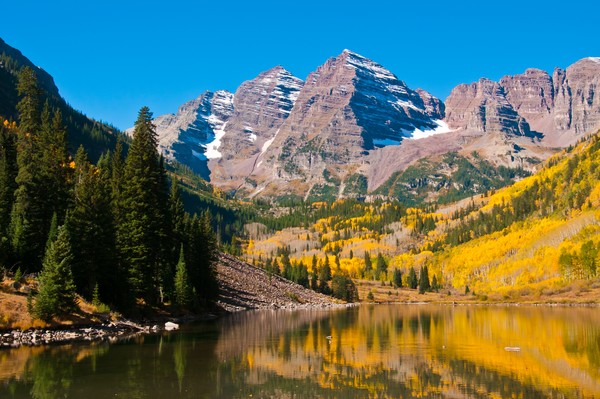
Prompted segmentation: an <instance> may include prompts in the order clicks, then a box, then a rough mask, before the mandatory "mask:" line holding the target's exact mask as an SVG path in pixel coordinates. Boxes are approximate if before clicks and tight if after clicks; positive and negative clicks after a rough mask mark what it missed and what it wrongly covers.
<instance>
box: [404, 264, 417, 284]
mask: <svg viewBox="0 0 600 399" xmlns="http://www.w3.org/2000/svg"><path fill="white" fill-rule="evenodd" d="M406 285H408V287H409V288H412V289H413V290H414V289H416V288H417V287H418V286H419V280H418V279H417V272H416V271H415V268H414V267H412V266H411V268H410V270H409V271H408V277H407V278H406Z"/></svg>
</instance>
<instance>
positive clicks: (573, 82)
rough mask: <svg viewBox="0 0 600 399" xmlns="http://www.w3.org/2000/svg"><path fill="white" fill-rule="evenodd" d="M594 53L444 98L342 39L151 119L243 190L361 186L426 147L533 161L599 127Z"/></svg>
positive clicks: (188, 160) (306, 193)
mask: <svg viewBox="0 0 600 399" xmlns="http://www.w3.org/2000/svg"><path fill="white" fill-rule="evenodd" d="M598 84H600V59H598V58H586V59H583V60H581V61H579V62H577V63H575V64H573V65H571V66H570V67H569V68H567V69H566V71H564V70H561V69H556V70H555V71H554V74H553V76H550V75H549V74H548V73H546V72H544V71H540V70H536V69H528V70H527V71H526V72H525V73H524V74H521V75H515V76H506V77H504V78H502V79H501V80H500V81H499V82H493V81H491V80H488V79H485V78H482V79H481V80H479V81H478V82H476V83H473V84H470V85H468V84H462V85H458V86H457V87H456V88H454V89H453V90H452V93H451V94H450V96H449V97H448V99H447V101H446V104H444V102H442V101H441V100H439V99H437V98H435V97H434V96H433V95H431V94H430V93H428V92H426V91H424V90H421V89H416V90H413V89H411V88H409V87H408V86H407V85H406V83H404V82H403V81H402V80H400V79H398V78H397V77H396V76H395V75H394V74H393V73H392V72H390V71H389V70H387V69H386V68H384V67H383V66H381V65H380V64H378V63H376V62H374V61H371V60H369V59H368V58H365V57H363V56H361V55H359V54H356V53H354V52H352V51H349V50H344V51H343V52H342V53H341V54H340V55H339V56H337V57H334V58H331V59H329V60H327V61H326V62H325V63H324V64H323V65H321V66H320V67H318V68H317V70H316V71H314V72H312V73H311V74H309V76H308V77H307V78H306V81H305V82H303V81H302V80H300V79H298V78H296V77H294V76H293V75H292V74H291V73H290V72H288V71H287V70H285V69H284V68H282V67H281V66H278V67H275V68H272V69H270V70H268V71H265V72H263V73H261V74H260V75H258V76H257V77H256V78H254V79H252V80H249V81H246V82H244V83H242V84H241V85H240V86H239V88H238V89H237V90H236V92H235V94H232V93H229V92H226V91H217V92H215V93H210V92H206V93H204V94H202V95H201V96H200V97H198V98H197V99H195V100H193V101H190V102H188V103H186V104H184V105H183V106H181V108H180V109H179V110H178V112H177V113H176V114H174V115H173V114H170V115H163V116H159V117H157V118H156V126H157V133H158V135H159V142H160V147H161V150H162V151H163V153H164V154H165V155H166V158H167V159H175V160H177V161H179V162H181V163H184V164H186V165H188V166H190V167H191V168H192V169H193V170H195V171H196V172H198V173H200V174H201V175H202V176H204V177H205V178H207V179H209V180H210V181H211V182H212V183H213V184H215V185H216V186H218V187H220V188H222V189H224V190H226V191H229V192H235V193H238V194H239V195H240V196H250V197H253V196H256V195H265V196H281V195H288V194H291V195H299V196H303V197H305V198H309V197H312V198H314V197H319V196H320V195H326V196H329V197H332V196H333V197H338V196H347V195H356V193H357V192H360V193H361V195H363V194H365V193H367V192H371V191H372V190H374V189H376V188H377V187H379V186H380V185H382V184H383V183H385V182H386V181H387V179H389V178H390V177H391V176H392V175H393V174H394V173H395V172H397V171H399V170H403V169H405V168H406V167H408V166H409V165H411V164H413V163H415V162H416V161H418V160H419V159H422V158H424V157H432V156H433V157H435V156H438V155H441V154H444V153H447V152H450V151H456V152H460V153H462V154H464V155H465V156H470V155H471V154H473V153H477V154H479V155H478V156H480V157H483V158H484V159H487V160H488V161H490V162H492V164H495V165H505V166H513V167H516V166H519V167H524V168H533V167H534V165H535V164H536V163H538V162H539V160H541V159H544V158H546V157H547V156H549V155H551V154H552V153H553V152H555V151H556V149H555V147H557V146H566V145H569V144H571V143H573V142H574V141H576V140H577V139H578V138H579V137H580V136H581V135H582V134H584V133H586V132H589V131H590V130H592V129H594V128H598V127H600V103H598V101H600V100H599V99H600V96H598V95H596V92H595V91H596V90H595V88H596V87H597V85H598Z"/></svg>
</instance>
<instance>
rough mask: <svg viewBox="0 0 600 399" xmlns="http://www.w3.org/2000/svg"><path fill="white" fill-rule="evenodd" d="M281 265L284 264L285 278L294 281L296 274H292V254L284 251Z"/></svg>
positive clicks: (283, 274) (283, 273)
mask: <svg viewBox="0 0 600 399" xmlns="http://www.w3.org/2000/svg"><path fill="white" fill-rule="evenodd" d="M281 266H283V272H282V273H281V275H282V276H283V278H286V279H288V280H292V281H293V280H294V276H293V275H292V274H293V273H292V263H291V262H290V256H289V255H288V254H287V252H284V253H283V256H282V257H281Z"/></svg>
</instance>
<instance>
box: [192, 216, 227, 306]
mask: <svg viewBox="0 0 600 399" xmlns="http://www.w3.org/2000/svg"><path fill="white" fill-rule="evenodd" d="M210 220H211V219H210V215H209V214H208V213H205V214H204V215H203V216H202V218H199V217H198V216H197V215H194V217H193V218H191V219H189V221H188V227H187V229H186V230H187V240H186V241H187V245H186V246H185V251H186V262H187V267H188V272H189V277H190V282H191V284H192V286H193V288H194V290H195V291H196V294H197V295H198V299H199V300H200V301H202V302H206V301H210V300H212V299H214V298H216V297H217V295H218V293H219V289H218V288H219V287H218V283H217V279H216V271H215V262H216V260H217V244H216V238H215V235H214V233H213V230H212V227H211V221H210Z"/></svg>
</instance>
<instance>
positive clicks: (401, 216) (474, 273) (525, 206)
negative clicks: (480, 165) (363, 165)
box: [244, 135, 600, 299]
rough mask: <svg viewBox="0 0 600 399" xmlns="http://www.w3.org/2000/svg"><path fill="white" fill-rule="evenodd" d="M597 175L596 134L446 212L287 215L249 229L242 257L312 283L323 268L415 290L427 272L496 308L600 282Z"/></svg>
mask: <svg viewBox="0 0 600 399" xmlns="http://www.w3.org/2000/svg"><path fill="white" fill-rule="evenodd" d="M458 162H464V161H461V160H458ZM599 166H600V139H599V137H598V136H597V135H593V136H591V137H588V138H586V139H582V140H581V141H580V143H579V144H578V145H577V146H575V147H570V148H568V149H567V150H565V151H563V152H562V153H559V154H557V155H556V156H554V157H552V158H551V159H549V160H548V161H547V162H546V163H545V165H544V166H543V167H542V168H541V169H540V171H539V172H538V173H536V174H535V175H533V176H530V177H526V178H523V179H522V180H521V181H519V182H517V183H516V184H514V185H512V186H510V187H507V188H505V189H502V190H499V191H497V192H496V190H494V189H492V187H490V189H489V190H488V191H486V192H485V193H484V194H481V195H477V196H474V197H472V198H471V199H468V200H464V201H461V202H458V203H456V204H452V205H448V206H442V205H434V204H430V205H427V206H425V207H423V204H421V206H422V208H410V207H405V206H403V205H402V204H401V203H393V202H387V201H386V202H379V203H378V202H372V203H364V202H360V201H356V200H344V201H337V202H335V203H332V204H326V203H321V204H313V205H312V206H311V207H308V206H302V207H299V206H296V207H289V208H287V210H285V211H280V213H282V215H280V216H278V217H275V218H272V219H270V220H267V219H265V220H263V221H262V222H263V223H262V224H260V223H258V224H254V225H251V226H250V227H249V229H248V237H249V240H248V241H247V243H246V245H245V247H244V248H245V250H244V252H245V256H246V257H247V259H248V260H250V261H254V262H255V263H257V264H263V265H264V264H266V265H268V266H271V265H272V264H273V262H277V264H278V265H280V264H281V262H282V259H283V258H282V256H283V255H286V254H287V255H286V256H289V258H290V259H291V260H290V262H291V264H292V265H294V264H296V265H300V264H303V265H306V267H307V269H308V272H309V274H310V275H311V276H313V275H314V276H315V278H316V280H318V278H317V277H316V276H318V274H319V270H320V269H322V267H323V265H324V264H325V263H328V264H331V265H337V266H335V267H332V271H333V274H334V275H335V274H336V273H340V272H341V273H343V274H348V275H350V276H352V277H353V278H367V279H376V280H382V281H386V282H389V283H394V284H396V286H409V287H413V288H416V287H417V284H418V283H419V277H420V276H419V274H420V273H422V272H423V270H424V269H426V270H427V273H428V279H429V286H430V287H431V286H433V279H434V277H435V285H436V286H437V288H438V289H441V288H443V287H446V288H448V289H453V290H458V291H460V292H463V291H466V292H471V293H472V292H476V293H478V294H482V295H488V294H490V293H495V294H496V297H497V298H498V299H502V298H504V299H506V298H513V297H514V298H518V297H520V296H521V295H527V296H531V295H533V296H535V295H542V294H543V295H552V294H553V293H555V292H565V290H567V291H568V290H571V289H572V288H569V287H571V285H572V284H571V283H572V282H573V281H582V283H584V282H585V281H592V280H595V279H596V277H597V265H598V262H599V261H600V258H599V257H598V256H599V247H600V226H599V223H598V221H599V220H600V212H599V206H600V168H599ZM502 173H504V172H502ZM501 175H502V174H499V175H498V176H501ZM295 215H296V216H295ZM300 221H302V222H300ZM273 229H274V230H273ZM265 262H266V263H265ZM271 267H272V266H271ZM592 285H593V284H592ZM584 286H587V283H584Z"/></svg>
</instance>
